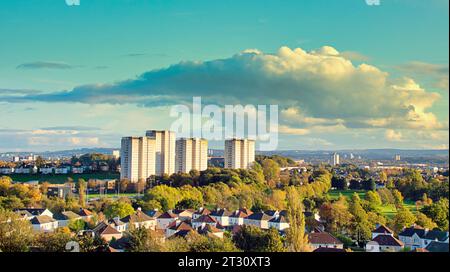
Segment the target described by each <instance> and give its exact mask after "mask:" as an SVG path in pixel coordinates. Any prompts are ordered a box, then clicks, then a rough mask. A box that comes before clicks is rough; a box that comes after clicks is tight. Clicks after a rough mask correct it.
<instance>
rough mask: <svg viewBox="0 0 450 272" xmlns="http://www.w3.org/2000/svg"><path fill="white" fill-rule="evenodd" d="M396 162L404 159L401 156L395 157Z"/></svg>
mask: <svg viewBox="0 0 450 272" xmlns="http://www.w3.org/2000/svg"><path fill="white" fill-rule="evenodd" d="M394 160H395V161H401V160H402V157H401V156H400V155H395V157H394Z"/></svg>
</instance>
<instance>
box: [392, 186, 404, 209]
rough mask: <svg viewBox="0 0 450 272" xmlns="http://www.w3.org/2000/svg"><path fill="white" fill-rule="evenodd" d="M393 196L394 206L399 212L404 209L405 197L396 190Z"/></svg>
mask: <svg viewBox="0 0 450 272" xmlns="http://www.w3.org/2000/svg"><path fill="white" fill-rule="evenodd" d="M392 196H393V197H394V204H395V207H396V208H397V210H399V209H401V208H403V196H402V193H400V191H399V190H397V189H395V190H394V191H392Z"/></svg>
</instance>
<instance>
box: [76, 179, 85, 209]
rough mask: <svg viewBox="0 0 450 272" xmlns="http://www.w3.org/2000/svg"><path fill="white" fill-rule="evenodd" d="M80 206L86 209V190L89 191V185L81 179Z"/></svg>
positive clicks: (79, 183) (79, 190) (79, 184)
mask: <svg viewBox="0 0 450 272" xmlns="http://www.w3.org/2000/svg"><path fill="white" fill-rule="evenodd" d="M77 185H78V188H77V189H78V204H79V205H80V206H81V207H84V206H85V205H86V189H87V184H86V181H85V180H84V179H79V180H78V183H77Z"/></svg>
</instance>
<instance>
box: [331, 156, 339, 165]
mask: <svg viewBox="0 0 450 272" xmlns="http://www.w3.org/2000/svg"><path fill="white" fill-rule="evenodd" d="M339 164H340V162H339V154H338V153H334V154H333V157H332V165H333V166H336V165H339Z"/></svg>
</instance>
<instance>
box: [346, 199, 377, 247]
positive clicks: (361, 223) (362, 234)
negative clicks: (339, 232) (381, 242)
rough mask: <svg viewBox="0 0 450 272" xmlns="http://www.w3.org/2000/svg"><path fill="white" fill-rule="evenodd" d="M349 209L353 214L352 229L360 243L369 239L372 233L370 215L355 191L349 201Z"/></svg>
mask: <svg viewBox="0 0 450 272" xmlns="http://www.w3.org/2000/svg"><path fill="white" fill-rule="evenodd" d="M349 211H350V213H351V214H352V215H353V220H352V224H351V230H352V233H353V237H354V238H355V239H356V240H357V241H358V243H359V244H361V243H363V242H365V241H368V240H369V239H370V237H371V235H372V233H371V231H372V226H371V224H370V222H369V217H368V215H367V213H366V211H365V210H364V209H363V207H362V205H361V199H360V198H359V196H358V194H357V193H354V194H353V196H352V199H351V201H350V203H349Z"/></svg>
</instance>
